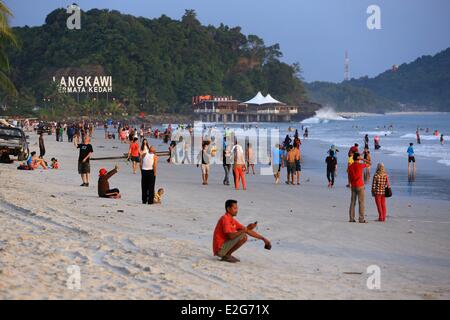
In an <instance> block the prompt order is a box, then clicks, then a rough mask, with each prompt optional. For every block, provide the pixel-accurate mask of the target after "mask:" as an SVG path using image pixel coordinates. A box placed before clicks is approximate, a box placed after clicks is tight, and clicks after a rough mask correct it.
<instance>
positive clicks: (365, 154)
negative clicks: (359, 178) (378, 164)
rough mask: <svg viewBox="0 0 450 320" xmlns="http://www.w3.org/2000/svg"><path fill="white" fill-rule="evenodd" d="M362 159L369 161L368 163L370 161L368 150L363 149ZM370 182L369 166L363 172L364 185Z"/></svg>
mask: <svg viewBox="0 0 450 320" xmlns="http://www.w3.org/2000/svg"><path fill="white" fill-rule="evenodd" d="M363 156H364V159H365V160H367V161H369V163H370V162H371V161H372V156H371V155H370V151H369V148H365V149H364V152H363ZM369 180H370V165H367V167H366V169H365V170H364V183H366V182H367V181H369Z"/></svg>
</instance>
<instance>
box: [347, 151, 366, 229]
mask: <svg viewBox="0 0 450 320" xmlns="http://www.w3.org/2000/svg"><path fill="white" fill-rule="evenodd" d="M361 161H362V162H363V163H361ZM367 166H370V161H369V160H366V159H363V158H361V156H360V155H359V153H357V152H356V153H354V154H353V163H352V164H351V165H350V166H349V167H348V178H349V181H350V186H351V190H352V197H351V201H350V209H349V216H350V220H349V222H356V221H355V206H356V198H358V204H359V222H360V223H366V220H365V218H364V177H363V170H364V168H366V167H367Z"/></svg>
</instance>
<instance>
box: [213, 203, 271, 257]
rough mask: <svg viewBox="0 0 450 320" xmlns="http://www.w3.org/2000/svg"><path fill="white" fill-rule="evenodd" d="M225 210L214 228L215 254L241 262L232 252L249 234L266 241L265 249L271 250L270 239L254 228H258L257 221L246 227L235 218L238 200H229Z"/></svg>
mask: <svg viewBox="0 0 450 320" xmlns="http://www.w3.org/2000/svg"><path fill="white" fill-rule="evenodd" d="M225 210H226V213H225V214H224V215H223V216H222V217H220V219H219V221H218V222H217V225H216V228H215V229H214V235H213V252H214V255H215V256H218V257H221V258H222V261H226V262H231V263H234V262H239V261H240V260H239V259H238V258H236V257H234V256H232V254H233V253H234V252H235V251H236V250H238V249H239V248H240V247H241V246H242V245H243V244H244V243H245V242H246V241H247V235H249V236H252V237H254V238H256V239H259V240H262V241H264V244H265V246H264V248H265V249H267V250H270V249H271V248H272V245H271V244H270V241H269V240H268V239H266V238H264V237H263V236H261V235H260V234H258V233H257V232H256V231H254V230H253V229H255V228H256V224H257V222H254V223H250V224H249V225H248V226H247V227H244V226H243V225H242V224H240V223H239V221H237V220H236V219H235V218H234V217H235V216H236V215H237V213H238V205H237V201H236V200H227V201H226V202H225Z"/></svg>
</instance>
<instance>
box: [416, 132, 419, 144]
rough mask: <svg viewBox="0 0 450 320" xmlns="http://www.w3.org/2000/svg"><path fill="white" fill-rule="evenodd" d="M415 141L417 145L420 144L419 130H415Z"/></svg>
mask: <svg viewBox="0 0 450 320" xmlns="http://www.w3.org/2000/svg"><path fill="white" fill-rule="evenodd" d="M416 139H417V144H420V133H419V128H417V130H416Z"/></svg>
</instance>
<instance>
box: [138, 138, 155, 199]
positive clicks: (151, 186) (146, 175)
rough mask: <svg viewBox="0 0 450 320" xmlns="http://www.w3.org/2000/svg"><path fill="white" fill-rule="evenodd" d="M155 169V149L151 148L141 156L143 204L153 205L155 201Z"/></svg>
mask: <svg viewBox="0 0 450 320" xmlns="http://www.w3.org/2000/svg"><path fill="white" fill-rule="evenodd" d="M157 167H158V156H157V155H156V154H155V148H154V147H153V146H151V147H150V149H149V152H148V153H144V154H143V155H142V157H141V162H140V169H141V190H142V203H143V204H153V201H154V199H155V182H156V171H157Z"/></svg>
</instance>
